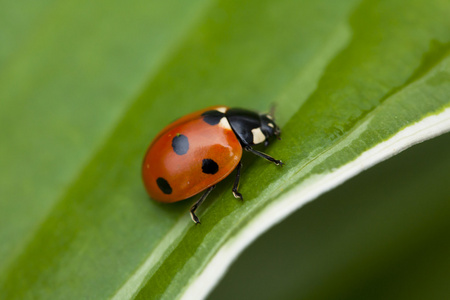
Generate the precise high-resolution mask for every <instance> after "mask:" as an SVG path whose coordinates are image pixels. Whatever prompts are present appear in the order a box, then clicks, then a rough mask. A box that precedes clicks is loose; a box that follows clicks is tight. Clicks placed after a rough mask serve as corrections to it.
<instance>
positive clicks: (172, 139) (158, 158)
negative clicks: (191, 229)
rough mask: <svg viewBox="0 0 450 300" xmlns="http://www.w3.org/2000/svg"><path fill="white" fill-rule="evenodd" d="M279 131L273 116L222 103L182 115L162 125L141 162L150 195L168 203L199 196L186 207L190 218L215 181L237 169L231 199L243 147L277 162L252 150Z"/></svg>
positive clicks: (237, 184)
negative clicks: (192, 203)
mask: <svg viewBox="0 0 450 300" xmlns="http://www.w3.org/2000/svg"><path fill="white" fill-rule="evenodd" d="M280 133H281V131H280V128H279V127H278V126H277V125H276V124H275V122H274V120H273V117H272V115H271V114H258V113H256V112H253V111H250V110H246V109H241V108H228V107H226V106H214V107H209V108H207V109H203V110H200V111H197V112H194V113H192V114H189V115H187V116H185V117H182V118H180V119H178V120H176V121H175V122H173V123H172V124H170V125H168V126H167V127H166V128H164V129H163V130H162V131H161V132H160V133H159V134H158V135H157V136H156V138H155V139H154V140H153V142H152V143H151V144H150V146H149V148H148V150H147V153H146V154H145V157H144V162H143V164H142V179H143V181H144V185H145V188H146V190H147V192H148V194H149V195H150V197H151V198H153V199H154V200H157V201H159V202H165V203H172V202H177V201H181V200H184V199H187V198H190V197H192V196H194V195H196V194H198V193H200V192H202V191H204V193H203V195H202V196H201V197H200V199H199V200H198V201H197V202H195V204H194V205H193V206H192V207H191V209H190V214H191V217H192V220H193V221H194V222H195V223H197V224H199V223H200V220H199V219H198V217H197V216H196V215H195V211H196V210H197V208H198V207H199V206H200V205H201V204H202V202H203V201H205V199H206V197H207V196H208V195H209V193H210V192H211V191H212V190H213V189H214V187H215V185H216V184H217V183H218V182H219V181H221V180H223V179H224V178H225V177H227V176H228V175H229V174H230V173H231V172H232V171H233V170H235V169H236V179H235V181H234V185H233V189H232V192H233V195H234V197H235V198H238V199H243V198H242V195H241V194H240V193H239V192H238V186H239V177H240V175H241V168H242V163H241V157H242V149H244V150H246V151H248V152H251V153H253V154H256V155H258V156H260V157H262V158H264V159H266V160H268V161H270V162H272V163H274V164H276V165H278V166H282V165H283V163H282V162H281V160H277V159H274V158H273V157H271V156H269V155H267V154H265V153H263V152H260V151H258V150H255V149H253V147H252V146H253V145H257V144H262V143H264V145H265V146H267V145H268V144H269V138H270V137H272V136H276V137H277V138H278V139H279V135H280Z"/></svg>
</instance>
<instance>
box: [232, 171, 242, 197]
mask: <svg viewBox="0 0 450 300" xmlns="http://www.w3.org/2000/svg"><path fill="white" fill-rule="evenodd" d="M241 168H242V163H241V162H239V164H238V165H237V167H236V179H234V185H233V189H232V190H231V191H232V192H233V196H234V198H236V199H241V200H244V198H242V195H241V193H239V192H238V187H239V178H240V177H241Z"/></svg>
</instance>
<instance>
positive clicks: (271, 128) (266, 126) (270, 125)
mask: <svg viewBox="0 0 450 300" xmlns="http://www.w3.org/2000/svg"><path fill="white" fill-rule="evenodd" d="M260 119H261V130H262V132H264V135H265V136H267V137H271V136H276V137H277V138H278V139H280V134H281V130H280V127H278V125H277V124H276V123H275V121H274V119H273V117H272V115H271V114H263V115H260Z"/></svg>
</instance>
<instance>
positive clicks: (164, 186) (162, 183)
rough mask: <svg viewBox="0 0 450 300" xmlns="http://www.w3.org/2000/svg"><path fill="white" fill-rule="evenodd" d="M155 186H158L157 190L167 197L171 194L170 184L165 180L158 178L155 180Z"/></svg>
mask: <svg viewBox="0 0 450 300" xmlns="http://www.w3.org/2000/svg"><path fill="white" fill-rule="evenodd" d="M156 184H157V185H158V187H159V189H160V190H161V191H162V192H163V193H164V194H167V195H170V194H172V187H171V186H170V184H169V183H168V182H167V180H165V179H164V178H162V177H159V178H158V179H156Z"/></svg>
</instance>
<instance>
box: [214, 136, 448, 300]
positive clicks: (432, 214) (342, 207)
mask: <svg viewBox="0 0 450 300" xmlns="http://www.w3.org/2000/svg"><path fill="white" fill-rule="evenodd" d="M449 150H450V133H447V134H445V135H442V136H440V137H438V138H435V139H433V140H430V141H427V142H425V143H422V144H419V145H416V146H414V147H412V148H410V149H408V150H406V151H404V152H403V153H401V154H399V155H397V156H395V157H393V158H391V159H389V160H387V161H385V162H382V163H381V164H379V165H376V166H374V167H372V168H371V169H369V170H367V171H365V172H363V173H362V174H360V175H358V176H356V177H355V178H353V179H350V180H349V181H348V182H346V183H344V184H343V185H342V186H339V187H337V188H336V189H335V190H332V191H330V192H328V193H326V194H324V195H322V196H321V197H319V198H318V199H316V200H315V201H313V202H311V203H309V204H307V205H306V206H305V207H303V208H302V209H300V210H298V211H297V212H295V213H294V214H292V215H291V216H289V217H288V218H287V219H286V220H284V221H283V222H282V223H280V224H278V225H276V226H275V227H273V228H272V229H270V230H269V231H268V232H267V233H265V234H264V235H263V236H261V237H260V238H258V239H257V240H256V241H255V242H254V243H253V244H252V245H250V247H248V248H247V249H246V250H244V252H243V253H242V254H241V256H239V258H238V259H237V260H236V261H235V262H234V264H233V265H232V266H231V268H230V269H229V271H228V273H227V274H226V275H225V277H224V279H223V280H222V281H221V282H220V283H219V285H218V286H217V287H216V288H215V290H214V291H213V292H212V293H211V295H210V296H209V298H208V299H308V300H312V299H347V300H350V299H352V300H353V299H354V300H357V299H397V300H398V299H402V300H403V299H404V300H412V299H417V300H422V299H442V300H444V299H449V297H450V284H449V283H450V255H449V254H450V238H449V232H450V155H449V153H450V152H449Z"/></svg>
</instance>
